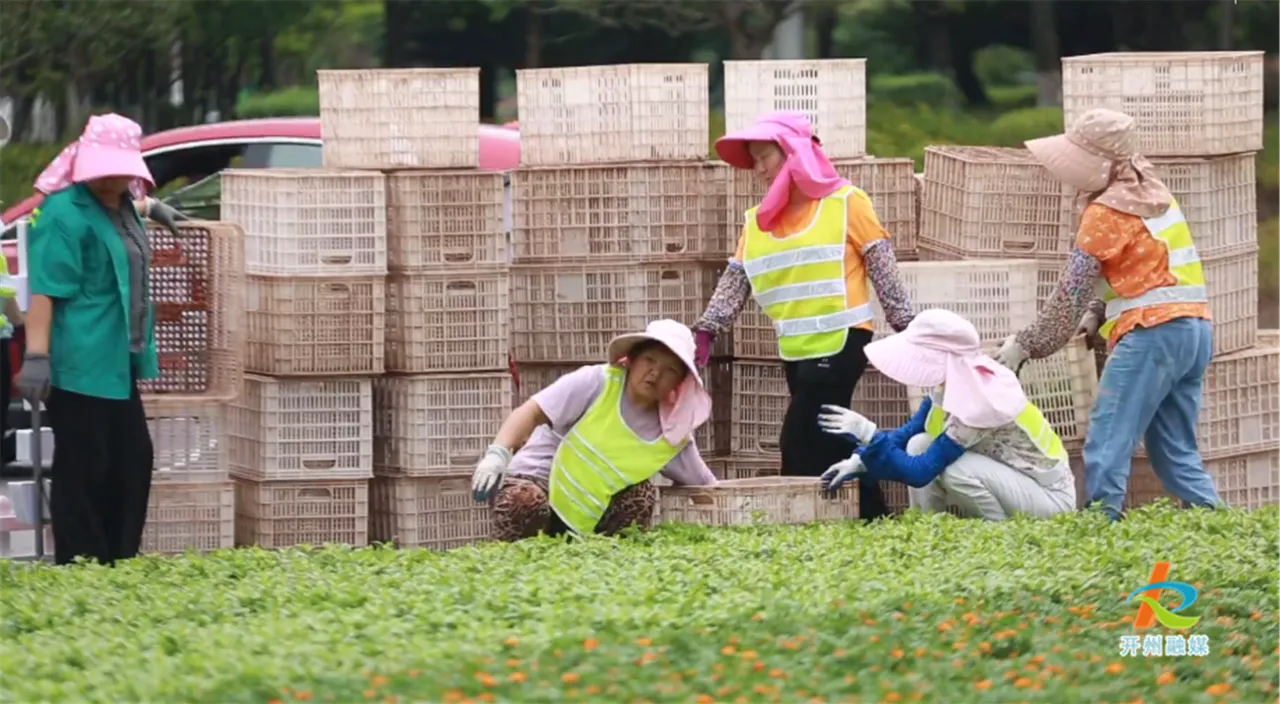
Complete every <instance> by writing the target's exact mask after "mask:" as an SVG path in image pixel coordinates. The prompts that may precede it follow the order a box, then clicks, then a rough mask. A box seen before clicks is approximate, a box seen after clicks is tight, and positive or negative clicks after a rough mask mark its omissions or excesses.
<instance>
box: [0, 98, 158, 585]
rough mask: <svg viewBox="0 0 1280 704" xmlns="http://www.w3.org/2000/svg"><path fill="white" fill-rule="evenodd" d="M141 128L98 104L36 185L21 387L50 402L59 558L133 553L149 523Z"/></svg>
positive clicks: (154, 369) (151, 349)
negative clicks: (141, 384) (99, 111)
mask: <svg viewBox="0 0 1280 704" xmlns="http://www.w3.org/2000/svg"><path fill="white" fill-rule="evenodd" d="M141 138H142V129H141V128H140V127H139V126H138V125H137V123H135V122H133V121H132V120H129V119H128V118H125V117H122V116H120V115H115V114H110V115H95V116H93V117H91V118H89V122H88V124H87V125H86V126H85V129H84V133H83V134H82V135H81V136H80V138H79V139H78V140H76V142H75V143H73V144H72V145H70V146H68V147H67V148H66V149H65V150H63V152H62V153H61V154H59V155H58V157H57V158H56V159H54V161H53V163H51V164H50V165H49V166H48V167H47V168H46V169H45V170H44V172H43V173H41V174H40V177H39V178H38V179H36V184H35V185H36V188H37V189H38V190H40V191H41V192H43V193H46V194H47V196H46V198H45V199H44V202H43V203H42V204H41V207H40V211H39V214H38V215H36V214H33V217H32V219H31V222H30V228H29V230H28V254H29V264H30V271H29V272H28V277H29V278H28V282H29V285H30V290H31V303H30V307H29V310H28V311H27V316H26V332H27V350H26V355H25V358H24V360H23V364H22V369H21V371H19V372H18V376H17V379H16V386H17V388H18V391H19V393H21V394H22V396H23V397H24V398H26V399H27V400H29V401H30V402H32V403H39V402H44V403H45V405H46V407H47V408H48V411H49V425H50V426H51V427H52V429H53V435H54V441H55V443H56V445H57V450H56V452H55V453H54V457H53V476H54V482H53V489H52V495H51V496H50V502H49V503H50V511H51V513H52V518H53V532H54V535H55V536H56V538H57V540H56V550H55V552H56V555H55V556H56V559H57V562H58V564H67V563H69V562H71V561H73V560H74V559H75V558H76V557H80V556H83V557H86V558H89V559H94V560H97V561H99V562H102V563H105V564H111V563H113V562H115V561H116V560H122V559H128V558H130V557H133V556H134V555H136V554H137V552H138V547H139V544H140V543H141V540H142V529H143V524H144V523H145V522H146V515H147V500H148V498H149V496H150V492H151V472H152V464H153V462H152V458H153V450H152V445H151V434H150V432H149V430H148V428H147V417H146V412H145V411H144V409H143V407H142V399H141V397H140V395H139V393H138V384H137V382H138V380H139V379H149V378H152V377H154V376H156V374H157V373H158V371H159V370H158V366H157V359H156V346H155V331H154V325H153V318H152V305H151V298H150V296H151V291H150V280H149V268H150V259H151V256H150V241H149V238H148V236H147V232H146V229H145V228H144V227H143V225H142V220H141V219H140V217H139V215H138V210H137V204H135V202H134V200H133V198H135V197H136V198H139V199H141V198H144V197H145V193H146V191H145V189H146V187H148V186H154V183H153V182H152V178H151V172H150V171H149V170H148V169H147V165H146V163H145V162H144V161H143V159H142V153H141ZM131 195H132V197H131ZM152 209H153V210H164V209H163V208H159V209H156V208H154V207H153V208H152ZM170 215H172V214H170ZM169 220H170V221H169V222H168V223H166V224H167V225H168V226H169V227H170V229H174V230H176V225H175V224H174V222H173V218H172V217H170V218H169Z"/></svg>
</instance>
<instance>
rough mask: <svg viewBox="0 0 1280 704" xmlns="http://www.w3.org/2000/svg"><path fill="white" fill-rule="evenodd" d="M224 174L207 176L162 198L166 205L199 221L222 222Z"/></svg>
mask: <svg viewBox="0 0 1280 704" xmlns="http://www.w3.org/2000/svg"><path fill="white" fill-rule="evenodd" d="M221 196H222V174H221V173H216V174H213V175H211V176H206V177H204V178H203V179H201V180H199V181H196V182H195V183H193V184H191V185H189V186H185V187H183V188H180V189H178V190H177V191H174V192H173V193H170V194H169V195H167V196H164V197H163V198H161V200H163V201H164V202H165V203H168V204H169V205H172V206H173V207H175V208H177V209H178V210H181V211H182V212H183V213H184V214H186V215H187V216H188V217H192V218H196V219H197V220H220V219H221V217H220V216H221V214H222V198H221Z"/></svg>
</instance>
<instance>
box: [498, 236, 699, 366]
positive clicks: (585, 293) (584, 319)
mask: <svg viewBox="0 0 1280 704" xmlns="http://www.w3.org/2000/svg"><path fill="white" fill-rule="evenodd" d="M723 269H724V266H723V264H718V263H708V262H699V261H692V262H664V263H657V264H648V263H634V262H633V263H621V262H620V263H599V264H595V265H586V264H581V265H574V264H564V265H544V264H537V265H533V264H530V265H516V266H513V267H512V268H511V328H512V330H511V350H512V357H513V358H514V359H515V360H516V361H517V362H519V363H528V362H575V361H580V360H584V359H600V357H601V355H602V354H603V353H604V351H605V348H606V347H607V346H608V344H609V341H610V340H612V339H613V338H614V337H615V336H617V335H621V334H624V333H629V332H635V331H637V330H644V329H645V326H646V325H648V324H649V323H650V322H651V321H653V320H658V319H660V318H671V319H674V320H678V321H680V322H682V323H684V324H686V325H690V324H692V323H693V322H694V321H696V320H697V319H698V318H699V317H700V316H701V315H702V312H703V309H704V308H705V307H706V304H707V301H708V300H710V299H711V294H712V292H714V291H715V287H716V281H717V280H718V278H719V275H720V272H721V271H722V270H723Z"/></svg>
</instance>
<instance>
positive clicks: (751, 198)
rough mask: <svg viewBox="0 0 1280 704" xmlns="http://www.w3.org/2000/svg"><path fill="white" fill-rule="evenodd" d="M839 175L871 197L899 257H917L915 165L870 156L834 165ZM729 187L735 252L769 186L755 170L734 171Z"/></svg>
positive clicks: (837, 161)
mask: <svg viewBox="0 0 1280 704" xmlns="http://www.w3.org/2000/svg"><path fill="white" fill-rule="evenodd" d="M832 166H834V167H835V170H836V173H837V174H839V175H840V176H842V177H844V178H847V179H849V182H850V183H852V184H853V185H855V186H857V187H858V188H861V189H862V190H863V191H865V192H866V194H867V195H868V196H869V197H870V198H871V204H872V205H873V206H874V207H875V210H876V217H877V218H879V220H880V225H881V226H883V227H884V230H885V232H888V233H889V236H890V237H891V238H892V239H893V250H894V252H895V253H896V254H897V255H898V257H900V258H904V257H905V258H914V257H915V253H916V233H917V230H919V211H918V208H919V199H918V195H917V193H916V180H915V176H914V173H915V162H914V161H912V160H911V159H907V158H889V159H881V158H877V157H874V156H868V157H864V158H860V159H846V160H836V161H833V162H832ZM729 178H730V185H729V215H730V224H731V225H732V228H733V232H734V234H735V239H734V241H733V242H731V243H730V250H729V252H727V253H726V255H725V256H729V255H730V254H732V253H733V248H734V246H735V245H736V244H737V239H736V235H737V233H740V232H742V226H743V225H744V224H745V223H746V212H747V210H748V209H750V208H754V207H755V206H757V205H760V201H762V200H763V199H764V196H765V193H766V192H767V190H768V189H767V187H766V185H765V182H764V180H763V179H761V178H760V175H759V174H757V173H755V172H754V171H744V170H742V169H733V170H732V171H731V172H730V174H729Z"/></svg>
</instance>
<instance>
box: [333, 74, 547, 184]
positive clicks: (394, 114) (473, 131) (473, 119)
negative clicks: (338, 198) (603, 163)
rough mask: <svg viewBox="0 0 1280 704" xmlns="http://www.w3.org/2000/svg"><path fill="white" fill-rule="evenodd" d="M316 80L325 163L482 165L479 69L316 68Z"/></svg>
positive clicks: (342, 166) (360, 165) (437, 166)
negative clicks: (338, 69) (340, 69)
mask: <svg viewBox="0 0 1280 704" xmlns="http://www.w3.org/2000/svg"><path fill="white" fill-rule="evenodd" d="M316 80H317V83H318V85H319V93H320V139H321V140H323V144H324V165H325V166H326V167H330V168H339V169H387V170H390V169H465V168H475V167H476V166H478V165H479V163H480V138H479V126H480V69H479V68H397V69H363V70H344V71H333V70H320V71H316ZM521 105H523V102H522V103H521ZM520 117H521V122H523V121H524V108H523V107H522V108H521V115H520ZM523 127H524V125H523V124H522V125H521V128H522V129H523Z"/></svg>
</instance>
